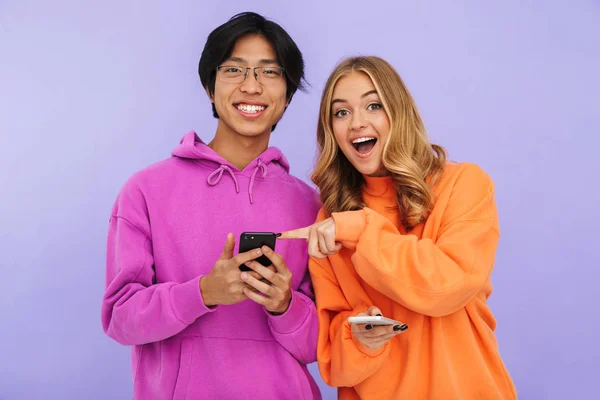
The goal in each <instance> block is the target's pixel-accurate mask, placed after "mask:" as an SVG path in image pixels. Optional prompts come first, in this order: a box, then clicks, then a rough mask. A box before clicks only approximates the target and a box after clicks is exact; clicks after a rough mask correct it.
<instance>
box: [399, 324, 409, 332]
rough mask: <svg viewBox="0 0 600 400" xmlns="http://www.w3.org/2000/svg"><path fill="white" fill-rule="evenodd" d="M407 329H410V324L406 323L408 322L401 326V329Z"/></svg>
mask: <svg viewBox="0 0 600 400" xmlns="http://www.w3.org/2000/svg"><path fill="white" fill-rule="evenodd" d="M407 329H408V325H406V324H404V325H402V326H400V330H401V331H405V330H407Z"/></svg>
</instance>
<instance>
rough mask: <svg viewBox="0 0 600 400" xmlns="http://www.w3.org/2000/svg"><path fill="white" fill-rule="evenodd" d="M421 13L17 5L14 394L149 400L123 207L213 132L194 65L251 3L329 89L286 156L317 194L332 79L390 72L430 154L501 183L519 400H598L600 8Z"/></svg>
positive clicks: (9, 153) (280, 139) (0, 130)
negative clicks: (321, 111)
mask: <svg viewBox="0 0 600 400" xmlns="http://www.w3.org/2000/svg"><path fill="white" fill-rule="evenodd" d="M217 3H220V4H219V8H218V10H216V11H210V10H209V7H210V8H214V7H216V4H217ZM414 3H416V2H408V1H402V2H398V1H395V0H393V1H392V0H389V1H380V2H367V3H364V2H348V1H345V2H325V1H322V0H319V1H303V2H286V3H285V8H284V6H283V5H282V4H283V3H282V2H280V1H255V2H250V1H243V2H242V1H228V2H216V1H211V2H201V1H191V0H188V1H176V2H173V3H172V4H170V5H169V4H168V2H165V1H141V0H140V1H81V0H71V1H68V0H56V1H52V2H50V1H33V0H13V1H10V0H8V1H7V0H0V135H1V141H0V188H1V189H0V190H1V193H2V197H1V200H0V201H1V205H2V207H1V208H0V266H1V272H2V274H1V275H0V299H1V301H0V399H11V400H12V399H28V400H29V399H42V398H43V399H88V400H92V399H126V398H130V397H131V393H132V391H131V378H130V371H129V361H128V360H129V353H128V349H127V348H125V347H122V346H120V345H118V344H117V343H115V342H113V341H111V340H110V339H108V338H107V337H106V336H105V335H104V333H103V332H102V329H101V325H100V301H101V297H102V293H103V284H104V251H105V238H106V233H107V228H108V216H109V211H110V207H111V205H112V202H113V200H114V198H115V196H116V194H117V191H118V190H119V188H120V187H121V185H122V184H123V182H124V181H125V179H126V178H128V177H129V176H130V175H131V174H132V173H133V172H134V171H136V170H138V169H139V168H142V167H144V166H146V165H148V164H150V163H152V162H155V161H158V160H160V159H163V158H165V157H167V156H169V154H170V151H171V149H172V148H173V146H174V145H175V144H176V143H177V141H178V140H179V138H180V137H181V136H182V135H183V134H184V133H185V132H186V131H187V130H189V129H195V130H197V132H198V133H199V134H200V135H201V136H202V137H203V138H204V139H210V138H211V136H212V134H213V133H214V130H215V126H216V121H215V120H214V119H213V118H212V116H211V113H210V107H209V103H208V100H207V99H206V96H205V94H204V91H203V90H202V88H201V87H200V82H199V79H198V76H197V74H196V68H197V61H198V57H199V55H200V52H201V50H202V46H203V45H204V42H205V39H206V36H207V35H208V33H209V32H210V30H212V29H213V28H215V27H216V26H217V25H218V24H220V23H222V22H224V21H225V20H226V19H227V18H229V17H230V16H231V15H233V14H234V13H236V12H240V11H244V10H246V9H247V8H249V7H251V6H252V5H253V4H255V5H256V6H255V7H254V8H253V10H255V11H258V12H261V13H264V14H266V15H268V16H270V17H273V18H274V19H276V20H277V21H279V22H280V23H281V24H282V25H283V26H284V27H285V28H287V29H288V30H289V32H290V34H291V35H292V37H293V38H294V39H295V40H296V41H297V43H298V44H299V46H300V48H301V49H302V51H303V52H304V55H305V57H306V62H307V73H308V79H309V81H310V82H311V83H312V89H311V91H310V93H309V94H302V93H299V94H298V95H297V96H296V98H295V99H294V101H293V102H292V104H291V107H290V108H289V109H288V111H287V114H286V115H285V116H284V119H283V120H282V122H281V123H280V124H279V126H278V128H277V130H276V131H275V133H274V136H273V140H272V144H273V145H275V146H278V147H280V148H281V149H282V150H283V151H284V152H285V153H286V155H287V156H288V158H289V159H290V162H291V164H292V172H293V173H294V174H296V175H298V176H300V177H301V178H303V179H306V180H308V174H309V171H310V169H311V165H312V161H313V157H314V151H315V125H316V118H317V108H318V102H319V96H320V92H321V89H322V86H323V83H324V81H325V79H326V77H327V75H328V73H329V72H330V71H331V69H332V68H333V66H334V64H335V63H336V62H337V61H338V60H339V59H340V58H341V57H343V56H346V55H351V54H357V53H362V54H364V53H370V54H376V55H380V56H383V57H384V58H386V59H388V60H389V61H390V62H392V63H393V64H394V65H395V66H396V67H397V69H398V70H399V72H400V73H401V75H402V76H403V78H404V79H405V81H406V83H407V85H408V87H409V88H410V90H411V91H412V93H413V95H414V97H415V98H416V101H417V104H418V105H419V107H420V110H421V112H422V115H423V118H424V120H425V122H426V125H427V127H428V129H429V132H430V135H431V137H432V139H433V140H434V141H435V142H437V143H440V144H442V145H444V146H446V147H447V148H448V150H449V151H450V155H451V158H452V159H454V160H460V161H462V160H466V161H471V162H475V163H478V164H480V165H481V166H482V167H483V168H484V169H485V170H486V171H488V173H489V174H490V175H491V176H492V178H493V179H494V180H495V182H496V185H497V199H498V206H499V209H500V215H501V231H502V239H501V244H500V248H499V252H498V257H497V264H496V269H495V272H494V274H493V281H494V285H495V292H494V294H493V295H492V298H491V301H490V304H491V306H492V309H493V311H494V313H495V315H496V317H497V319H498V322H499V327H498V330H497V334H498V338H499V342H500V351H501V355H502V357H503V358H504V360H505V362H506V364H507V367H508V369H509V371H510V373H511V374H512V376H513V378H514V380H515V382H516V385H517V388H518V390H519V393H520V398H522V399H563V398H569V399H583V398H590V396H591V393H595V392H597V390H596V389H597V380H598V377H599V376H600V368H599V364H600V360H599V359H600V345H598V340H597V332H598V329H599V328H600V323H599V318H598V316H599V315H600V313H599V312H598V311H597V304H598V303H597V300H596V299H597V298H598V297H597V293H598V289H597V288H598V283H597V280H598V278H600V273H599V272H598V269H599V268H600V258H599V256H598V234H597V230H596V228H597V226H598V224H599V222H600V221H599V213H598V205H599V203H600V201H599V200H600V198H599V197H600V196H599V194H600V190H599V189H598V183H594V182H598V178H597V172H598V169H597V163H596V162H595V161H593V158H594V157H596V156H597V153H598V150H597V149H598V145H599V144H600V143H599V140H598V134H599V133H600V132H599V129H598V126H599V125H600V116H599V114H600V113H599V108H600V98H599V94H598V93H600V79H599V78H598V72H599V71H600V56H599V53H600V51H599V48H600V44H599V41H600V6H599V4H598V2H597V1H571V2H557V1H547V2H541V1H539V2H534V1H527V2H523V1H516V0H511V1H503V2H502V3H501V4H500V2H496V3H495V4H493V5H492V4H482V3H483V2H475V1H471V2H468V1H454V2H452V5H450V2H444V4H442V3H441V2H439V3H437V4H435V5H434V4H414ZM423 3H425V2H423ZM429 3H430V2H429ZM567 3H568V4H567ZM203 4H204V5H203ZM366 4H369V5H370V6H371V8H368V7H367V6H366ZM311 371H312V372H313V373H314V374H315V375H317V376H318V371H317V369H316V366H315V365H311ZM224 373H226V371H224ZM318 380H319V382H320V384H321V387H322V388H323V392H324V394H325V397H326V398H327V399H334V398H335V391H334V389H331V388H327V387H325V385H323V383H322V381H321V380H320V378H318Z"/></svg>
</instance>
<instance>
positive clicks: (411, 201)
mask: <svg viewBox="0 0 600 400" xmlns="http://www.w3.org/2000/svg"><path fill="white" fill-rule="evenodd" d="M352 72H363V73H365V74H367V75H368V76H369V77H370V78H371V81H372V82H373V85H374V86H375V89H376V90H377V93H378V95H379V98H380V99H381V102H382V103H383V109H384V110H385V112H386V114H387V117H388V119H389V122H390V134H389V136H388V140H387V142H386V143H384V146H383V156H382V164H383V166H384V167H385V168H386V170H387V171H388V173H389V174H390V175H391V177H392V180H393V182H394V184H395V185H396V193H397V196H398V207H399V209H400V210H399V211H400V216H401V223H402V225H403V226H404V228H405V229H406V230H407V231H410V230H412V228H414V227H415V226H416V225H418V224H420V223H422V222H423V221H425V219H426V218H427V217H428V216H429V214H430V213H431V210H432V209H433V203H434V199H433V194H432V190H431V188H432V185H433V183H434V182H435V180H436V179H437V178H438V177H439V175H440V174H441V173H442V171H443V168H444V165H445V164H446V159H447V155H446V150H445V149H444V148H443V147H441V146H438V145H436V144H432V143H430V142H429V138H428V137H427V133H426V131H425V126H424V124H423V121H422V120H421V116H420V115H419V112H418V110H417V106H416V104H415V101H414V100H413V98H412V96H411V95H410V93H409V91H408V89H407V88H406V86H405V85H404V82H403V81H402V78H401V77H400V75H399V74H398V72H396V70H395V69H394V67H392V66H391V65H390V64H389V63H388V62H387V61H385V60H383V59H381V58H379V57H375V56H362V57H350V58H347V59H345V60H343V61H342V62H341V63H340V64H338V65H337V67H336V68H335V69H334V70H333V72H332V73H331V75H330V76H329V79H328V80H327V83H326V85H325V89H324V90H323V94H322V97H321V106H320V111H319V124H318V128H317V142H318V153H317V160H316V166H315V169H314V172H313V174H312V177H311V178H312V181H313V182H314V183H315V184H316V185H317V186H318V187H319V189H320V196H321V202H322V203H323V205H324V208H325V211H326V214H327V215H328V216H329V215H331V213H333V212H341V211H351V210H359V209H361V208H363V207H364V206H365V203H364V200H363V198H362V190H363V185H364V183H365V180H364V178H363V176H362V174H361V173H360V172H358V170H356V168H354V166H352V164H351V163H350V162H349V161H348V159H347V158H346V156H345V155H344V153H343V152H342V151H341V150H340V148H339V146H338V144H337V142H336V140H335V136H334V135H333V129H332V122H331V119H332V115H331V101H332V99H333V91H334V89H335V86H336V84H337V82H338V81H339V80H340V78H342V77H343V76H346V75H349V74H351V73H352Z"/></svg>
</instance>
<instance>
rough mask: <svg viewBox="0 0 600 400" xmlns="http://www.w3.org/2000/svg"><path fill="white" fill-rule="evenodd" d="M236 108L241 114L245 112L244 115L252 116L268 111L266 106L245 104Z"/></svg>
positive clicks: (237, 105) (240, 104) (235, 105)
mask: <svg viewBox="0 0 600 400" xmlns="http://www.w3.org/2000/svg"><path fill="white" fill-rule="evenodd" d="M234 107H235V108H237V109H238V110H240V111H241V112H243V113H244V114H250V115H257V114H260V113H262V112H263V111H265V110H266V109H267V106H265V105H259V104H244V103H238V104H234Z"/></svg>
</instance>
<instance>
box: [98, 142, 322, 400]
mask: <svg viewBox="0 0 600 400" xmlns="http://www.w3.org/2000/svg"><path fill="white" fill-rule="evenodd" d="M318 209H319V202H318V196H317V194H316V192H315V191H314V190H313V189H311V188H310V187H309V186H308V185H306V184H305V183H303V182H302V181H300V180H299V179H297V178H295V177H293V176H291V175H289V165H288V162H287V160H286V159H285V157H284V156H283V154H282V153H281V152H280V151H279V150H278V149H276V148H274V147H270V148H268V149H267V150H266V151H265V152H264V153H262V154H261V155H260V156H259V157H258V158H257V159H256V160H254V161H252V162H251V163H250V164H249V165H248V166H247V167H246V168H245V169H244V170H243V171H239V170H238V169H237V168H236V167H234V166H233V165H232V164H230V163H229V162H227V161H226V160H224V159H223V158H221V157H220V156H219V155H218V154H216V153H215V152H214V151H213V150H212V149H210V148H209V147H208V146H206V145H205V144H204V143H203V142H202V141H201V140H200V139H199V138H198V136H197V135H196V134H195V133H194V132H189V133H188V134H186V135H185V136H184V138H183V139H182V140H181V142H180V144H179V146H177V147H176V148H175V150H174V151H173V156H172V157H171V158H169V159H167V160H164V161H162V162H159V163H156V164H154V165H151V166H149V167H147V168H145V169H143V170H141V171H139V172H137V173H136V174H134V175H133V176H132V177H131V178H130V179H129V180H128V181H127V183H126V184H125V185H124V187H123V189H122V190H121V192H120V194H119V196H118V198H117V200H116V202H115V204H114V207H113V209H112V214H111V218H110V226H109V233H108V249H107V263H106V292H105V294H104V299H103V303H102V325H103V327H104V330H105V332H106V333H107V335H108V336H110V337H111V338H113V339H114V340H116V341H117V342H119V343H121V344H124V345H131V346H133V348H132V360H131V361H132V362H131V367H132V372H133V385H134V399H144V400H146V399H147V400H161V399H175V400H179V399H294V400H296V399H320V398H321V395H320V392H319V389H318V387H317V384H316V383H315V381H314V380H313V378H312V376H311V375H310V373H309V372H308V370H307V368H306V364H307V363H311V362H314V361H316V342H317V331H318V326H317V324H318V322H317V316H316V311H315V305H314V303H313V299H314V296H313V291H312V286H311V283H310V277H309V274H308V270H307V263H308V255H307V249H306V243H305V242H304V241H278V242H277V245H276V251H277V252H278V253H280V254H281V255H282V256H283V257H284V259H285V261H286V263H287V266H288V268H289V269H290V270H291V271H292V274H293V278H292V284H293V289H294V292H293V294H292V302H291V304H290V307H289V309H288V311H287V312H286V313H285V314H283V315H280V316H273V315H271V314H269V313H268V312H266V310H265V309H264V308H263V307H262V306H261V305H258V304H256V303H254V302H253V301H251V300H245V301H243V302H241V303H238V304H235V305H231V306H217V307H215V308H211V309H209V308H207V307H206V306H205V305H204V303H203V301H202V296H201V294H200V289H199V281H200V277H202V276H204V275H207V274H208V273H209V272H210V270H211V269H212V267H213V265H214V263H215V262H216V261H217V259H218V258H219V256H220V254H221V252H222V250H223V246H224V244H225V239H226V235H227V233H228V232H232V233H234V235H235V236H236V253H237V242H238V239H239V235H240V233H241V232H243V231H271V232H281V231H285V230H289V229H293V228H297V227H301V226H305V225H309V224H311V223H313V222H314V221H315V218H316V215H317V212H318Z"/></svg>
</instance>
